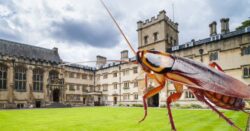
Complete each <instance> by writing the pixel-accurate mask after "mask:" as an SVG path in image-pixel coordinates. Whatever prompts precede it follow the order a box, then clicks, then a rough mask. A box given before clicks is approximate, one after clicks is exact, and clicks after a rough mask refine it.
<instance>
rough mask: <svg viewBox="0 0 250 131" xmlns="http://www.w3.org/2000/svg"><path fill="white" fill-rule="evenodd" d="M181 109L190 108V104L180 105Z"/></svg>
mask: <svg viewBox="0 0 250 131" xmlns="http://www.w3.org/2000/svg"><path fill="white" fill-rule="evenodd" d="M180 108H181V109H190V108H191V105H188V104H187V105H182V106H180Z"/></svg>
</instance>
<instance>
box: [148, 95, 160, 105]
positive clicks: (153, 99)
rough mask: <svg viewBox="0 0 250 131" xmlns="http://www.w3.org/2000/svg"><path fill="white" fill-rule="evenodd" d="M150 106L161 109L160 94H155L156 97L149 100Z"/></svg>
mask: <svg viewBox="0 0 250 131" xmlns="http://www.w3.org/2000/svg"><path fill="white" fill-rule="evenodd" d="M148 106H149V107H159V93H157V94H155V95H154V96H152V97H150V98H149V99H148Z"/></svg>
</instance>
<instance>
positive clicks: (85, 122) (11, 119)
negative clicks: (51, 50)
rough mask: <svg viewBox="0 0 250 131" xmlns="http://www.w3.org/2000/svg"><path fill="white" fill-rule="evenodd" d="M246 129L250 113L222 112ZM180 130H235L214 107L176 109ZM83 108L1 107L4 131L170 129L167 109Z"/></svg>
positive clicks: (175, 117)
mask: <svg viewBox="0 0 250 131" xmlns="http://www.w3.org/2000/svg"><path fill="white" fill-rule="evenodd" d="M223 112H225V115H226V116H228V117H229V118H231V119H232V120H233V121H234V122H235V123H236V124H237V125H238V126H239V127H241V128H242V129H243V130H245V128H246V124H247V115H246V114H244V113H241V112H233V111H223ZM173 115H174V120H175V124H176V127H177V129H178V130H179V131H234V129H233V128H232V127H231V126H228V124H227V123H226V122H225V121H224V120H222V119H221V118H219V116H218V115H217V114H215V113H214V112H212V111H211V110H173ZM142 116H143V108H125V107H124V108H123V107H83V108H58V109H34V110H0V130H1V131H169V130H170V124H169V120H168V117H167V111H166V109H165V108H149V114H148V117H147V119H146V120H145V121H144V122H142V123H141V124H138V123H137V122H138V120H140V119H141V118H142Z"/></svg>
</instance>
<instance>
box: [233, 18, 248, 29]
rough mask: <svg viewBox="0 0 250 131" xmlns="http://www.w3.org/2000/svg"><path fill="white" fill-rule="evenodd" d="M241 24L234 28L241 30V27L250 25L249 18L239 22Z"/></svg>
mask: <svg viewBox="0 0 250 131" xmlns="http://www.w3.org/2000/svg"><path fill="white" fill-rule="evenodd" d="M241 24H242V25H241V26H239V27H237V28H236V30H241V29H244V28H245V27H248V26H250V20H245V21H243V22H242V23H241Z"/></svg>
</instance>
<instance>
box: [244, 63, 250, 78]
mask: <svg viewBox="0 0 250 131" xmlns="http://www.w3.org/2000/svg"><path fill="white" fill-rule="evenodd" d="M249 77H250V67H248V66H246V67H243V78H249Z"/></svg>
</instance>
